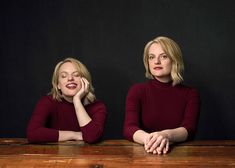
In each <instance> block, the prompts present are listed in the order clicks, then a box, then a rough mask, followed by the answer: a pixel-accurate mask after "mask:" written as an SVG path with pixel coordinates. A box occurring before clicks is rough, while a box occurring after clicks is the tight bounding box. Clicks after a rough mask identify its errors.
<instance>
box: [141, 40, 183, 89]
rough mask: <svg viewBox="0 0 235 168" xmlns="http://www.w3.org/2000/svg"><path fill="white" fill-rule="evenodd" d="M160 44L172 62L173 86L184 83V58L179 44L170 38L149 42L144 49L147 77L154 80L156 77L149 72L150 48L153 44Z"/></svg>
mask: <svg viewBox="0 0 235 168" xmlns="http://www.w3.org/2000/svg"><path fill="white" fill-rule="evenodd" d="M154 43H157V44H160V45H161V47H162V49H163V51H164V52H165V53H166V54H167V56H168V57H170V59H171V60H172V69H171V79H172V81H173V83H172V84H173V86H174V85H176V84H179V83H181V82H182V81H183V77H182V74H183V71H184V62H183V58H182V52H181V50H180V47H179V46H178V44H177V43H176V42H175V41H173V40H172V39H170V38H168V37H163V36H159V37H157V38H155V39H153V40H151V41H149V42H148V43H147V44H146V45H145V48H144V56H143V61H144V66H145V70H146V72H145V76H146V77H147V78H149V79H154V76H153V75H152V74H151V72H150V70H149V48H150V47H151V45H152V44H154Z"/></svg>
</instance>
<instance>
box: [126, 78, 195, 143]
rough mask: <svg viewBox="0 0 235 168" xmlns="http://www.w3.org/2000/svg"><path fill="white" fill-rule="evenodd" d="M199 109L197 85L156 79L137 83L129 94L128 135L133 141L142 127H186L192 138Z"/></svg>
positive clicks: (153, 128)
mask: <svg viewBox="0 0 235 168" xmlns="http://www.w3.org/2000/svg"><path fill="white" fill-rule="evenodd" d="M199 110H200V99H199V93H198V92H197V91H196V90H195V89H193V88H190V87H186V86H184V85H181V84H180V85H176V86H172V83H161V82H159V81H158V80H156V79H152V80H149V81H148V82H146V83H140V84H135V85H133V86H132V87H131V88H130V90H129V92H128V95H127V97H126V115H125V122H124V136H125V138H126V139H128V140H130V141H133V134H134V133H135V132H136V131H137V130H140V129H141V130H144V131H146V132H148V133H151V132H155V131H161V130H164V129H173V128H177V127H184V128H186V130H187V131H188V139H192V138H193V136H194V134H195V131H196V127H197V121H198V114H199Z"/></svg>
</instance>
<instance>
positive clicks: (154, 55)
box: [148, 53, 167, 56]
mask: <svg viewBox="0 0 235 168" xmlns="http://www.w3.org/2000/svg"><path fill="white" fill-rule="evenodd" d="M152 55H154V56H155V54H152V53H150V54H148V56H152ZM159 55H167V54H166V53H161V54H159Z"/></svg>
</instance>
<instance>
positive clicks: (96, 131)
mask: <svg viewBox="0 0 235 168" xmlns="http://www.w3.org/2000/svg"><path fill="white" fill-rule="evenodd" d="M86 110H87V112H88V114H89V116H90V117H91V119H92V120H91V121H90V122H89V123H88V124H87V125H85V126H83V127H81V128H80V129H81V132H82V136H83V140H84V141H85V142H87V143H95V142H97V141H98V140H100V138H101V137H102V135H103V132H104V125H105V121H106V113H107V112H106V107H105V105H104V104H103V103H102V102H101V101H96V102H95V103H92V104H90V105H88V106H87V107H86Z"/></svg>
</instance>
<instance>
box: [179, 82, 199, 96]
mask: <svg viewBox="0 0 235 168" xmlns="http://www.w3.org/2000/svg"><path fill="white" fill-rule="evenodd" d="M176 87H177V88H178V89H180V90H182V91H184V92H185V93H186V94H187V96H188V97H197V98H199V91H198V89H196V88H194V87H192V86H188V85H184V84H180V85H178V86H176Z"/></svg>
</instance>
